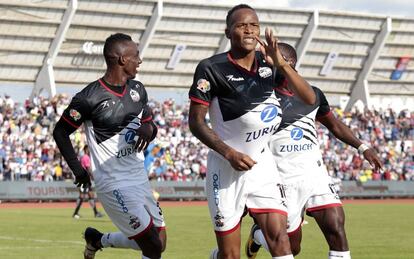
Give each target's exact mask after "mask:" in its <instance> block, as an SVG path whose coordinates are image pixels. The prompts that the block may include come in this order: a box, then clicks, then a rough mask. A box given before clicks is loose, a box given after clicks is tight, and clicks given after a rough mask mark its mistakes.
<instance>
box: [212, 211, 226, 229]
mask: <svg viewBox="0 0 414 259" xmlns="http://www.w3.org/2000/svg"><path fill="white" fill-rule="evenodd" d="M223 219H224V217H223V216H222V215H221V213H220V211H219V210H217V213H216V216H214V220H215V221H214V224H215V225H216V227H218V228H220V227H222V226H224V223H223Z"/></svg>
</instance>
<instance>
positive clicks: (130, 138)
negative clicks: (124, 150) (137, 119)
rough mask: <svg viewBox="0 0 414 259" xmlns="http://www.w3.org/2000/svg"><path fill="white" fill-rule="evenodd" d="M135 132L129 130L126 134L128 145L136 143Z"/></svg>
mask: <svg viewBox="0 0 414 259" xmlns="http://www.w3.org/2000/svg"><path fill="white" fill-rule="evenodd" d="M135 135H136V133H135V130H128V132H127V133H125V141H126V143H128V144H134V143H135V139H134V138H135Z"/></svg>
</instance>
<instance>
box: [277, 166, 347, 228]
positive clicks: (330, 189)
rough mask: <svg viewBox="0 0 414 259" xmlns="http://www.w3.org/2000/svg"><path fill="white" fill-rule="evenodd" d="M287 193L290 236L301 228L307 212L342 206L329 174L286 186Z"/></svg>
mask: <svg viewBox="0 0 414 259" xmlns="http://www.w3.org/2000/svg"><path fill="white" fill-rule="evenodd" d="M285 192H286V199H287V205H288V230H287V232H288V234H289V233H293V232H295V231H296V230H298V229H299V228H300V226H301V223H302V221H303V218H304V212H305V210H306V211H307V212H312V211H316V210H321V209H325V208H330V207H337V206H342V203H341V200H340V199H339V195H338V193H337V191H336V188H335V184H334V183H333V181H332V178H331V177H330V176H329V175H328V174H326V176H321V177H307V178H305V179H302V180H299V181H296V182H294V183H288V184H286V185H285Z"/></svg>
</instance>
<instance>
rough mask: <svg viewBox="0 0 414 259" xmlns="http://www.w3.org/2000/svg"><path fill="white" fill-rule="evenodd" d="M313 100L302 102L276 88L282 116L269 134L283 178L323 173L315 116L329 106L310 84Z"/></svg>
mask: <svg viewBox="0 0 414 259" xmlns="http://www.w3.org/2000/svg"><path fill="white" fill-rule="evenodd" d="M314 91H315V94H316V102H315V104H314V105H307V104H305V103H304V102H303V101H302V100H301V99H300V98H299V97H296V96H294V95H292V94H289V93H287V92H284V91H280V90H277V91H276V95H277V97H279V98H280V99H281V105H282V109H283V119H282V123H281V126H280V128H279V129H278V131H277V133H276V134H274V135H273V136H272V141H271V142H270V150H271V151H272V153H273V155H274V158H275V161H276V164H277V167H278V169H279V172H280V174H281V176H282V179H283V180H284V181H285V182H291V181H297V180H300V178H301V177H314V176H318V175H321V176H324V175H327V170H326V167H325V165H324V163H323V160H322V154H321V151H320V146H319V142H318V137H317V131H316V128H315V119H316V118H317V117H320V116H326V115H327V114H329V112H330V107H329V104H328V102H327V101H326V98H325V96H324V95H323V93H322V91H320V90H319V89H318V88H316V87H314Z"/></svg>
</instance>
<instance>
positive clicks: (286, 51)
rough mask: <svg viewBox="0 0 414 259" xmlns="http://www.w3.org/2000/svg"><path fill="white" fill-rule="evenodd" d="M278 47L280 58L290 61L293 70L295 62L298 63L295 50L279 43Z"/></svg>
mask: <svg viewBox="0 0 414 259" xmlns="http://www.w3.org/2000/svg"><path fill="white" fill-rule="evenodd" d="M278 46H279V50H280V52H281V53H282V56H285V57H286V58H287V59H291V60H292V61H293V63H294V64H293V68H295V66H296V62H297V61H298V57H297V54H296V50H295V48H294V47H293V46H291V45H289V44H287V43H284V42H279V43H278Z"/></svg>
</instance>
